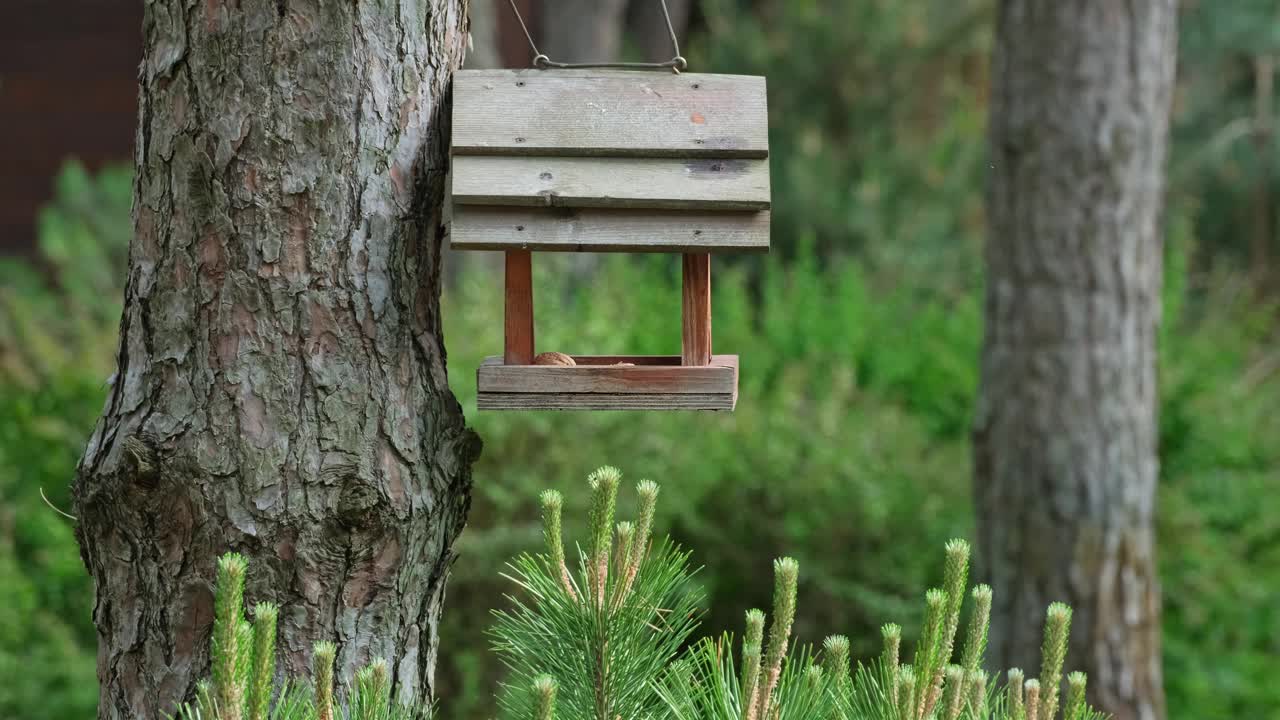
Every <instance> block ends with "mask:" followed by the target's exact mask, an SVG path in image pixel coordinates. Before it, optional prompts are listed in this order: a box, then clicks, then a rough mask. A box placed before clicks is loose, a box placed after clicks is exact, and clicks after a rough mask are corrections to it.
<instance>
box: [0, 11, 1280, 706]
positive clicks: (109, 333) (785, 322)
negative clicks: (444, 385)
mask: <svg viewBox="0 0 1280 720" xmlns="http://www.w3.org/2000/svg"><path fill="white" fill-rule="evenodd" d="M748 4H749V5H750V6H751V7H750V9H749V11H748V9H747V5H748ZM1268 7H1269V4H1268V3H1262V2H1255V1H1253V0H1250V1H1249V2H1239V3H1206V2H1200V3H1191V4H1189V5H1188V7H1187V9H1186V10H1185V11H1184V14H1183V22H1184V28H1183V33H1182V34H1183V37H1182V40H1183V42H1182V49H1181V52H1182V58H1181V62H1180V69H1181V72H1182V78H1183V79H1182V80H1181V81H1180V82H1181V91H1180V93H1179V98H1178V102H1177V107H1176V109H1175V137H1174V140H1175V143H1174V149H1173V164H1172V167H1171V179H1172V184H1171V190H1170V201H1169V213H1168V218H1167V227H1168V238H1169V243H1168V252H1167V272H1166V292H1165V316H1164V326H1163V329H1162V336H1161V355H1160V363H1161V410H1160V423H1161V462H1162V471H1161V482H1160V488H1159V493H1160V497H1159V523H1160V527H1159V535H1160V561H1161V571H1162V580H1163V584H1164V591H1165V600H1164V611H1165V615H1164V623H1165V626H1164V630H1165V676H1166V681H1167V689H1168V693H1169V707H1170V710H1171V714H1172V716H1173V717H1175V718H1201V717H1231V716H1235V717H1256V718H1267V717H1278V716H1277V715H1276V708H1277V707H1280V686H1278V685H1277V684H1276V683H1274V682H1273V681H1272V678H1273V677H1274V676H1275V672H1276V671H1277V669H1280V662H1278V661H1277V660H1276V658H1277V657H1280V606H1277V604H1276V603H1275V589H1276V588H1278V587H1280V515H1277V514H1276V513H1275V512H1274V511H1273V510H1269V508H1273V507H1274V504H1275V501H1274V498H1275V497H1277V496H1278V495H1280V443H1278V442H1276V440H1275V438H1277V437H1280V413H1276V412H1275V408H1276V407H1280V344H1277V342H1276V318H1277V313H1276V310H1277V308H1276V307H1275V304H1274V302H1271V301H1269V300H1266V299H1259V298H1260V296H1259V294H1258V293H1257V292H1255V290H1254V288H1253V286H1252V285H1251V284H1250V283H1249V282H1248V281H1247V280H1246V276H1247V273H1246V269H1245V268H1244V267H1243V265H1244V264H1245V258H1246V256H1247V248H1246V247H1245V244H1243V243H1242V242H1241V241H1240V240H1239V238H1240V237H1241V236H1242V234H1244V233H1246V232H1248V231H1249V228H1250V227H1251V226H1250V225H1249V224H1248V221H1247V218H1248V217H1249V213H1250V208H1251V207H1252V205H1251V203H1253V202H1254V201H1255V188H1256V187H1257V186H1258V185H1259V183H1260V182H1261V181H1262V180H1264V179H1270V178H1269V174H1270V173H1272V172H1273V168H1275V167H1276V166H1277V163H1273V162H1262V160H1268V159H1270V156H1271V155H1274V148H1270V149H1268V150H1267V152H1265V153H1259V152H1258V151H1257V149H1256V147H1255V146H1254V145H1253V144H1252V143H1250V142H1249V141H1248V140H1247V139H1242V138H1241V137H1238V133H1235V132H1234V131H1228V129H1229V128H1230V127H1232V123H1233V122H1235V121H1236V120H1237V119H1238V118H1239V117H1242V116H1247V115H1248V114H1249V113H1250V112H1252V111H1253V109H1252V108H1253V105H1252V96H1251V93H1252V86H1251V84H1250V82H1249V77H1250V75H1249V72H1248V68H1249V67H1250V64H1249V63H1250V59H1251V58H1252V57H1253V56H1254V55H1255V54H1257V53H1259V52H1264V51H1270V50H1272V49H1274V48H1275V46H1276V44H1277V40H1278V39H1277V38H1273V37H1272V36H1271V35H1272V34H1273V33H1272V32H1271V31H1270V30H1268V28H1270V27H1272V25H1273V23H1269V22H1264V21H1263V19H1264V18H1265V17H1267V16H1268V14H1269V13H1270V12H1271V11H1269V10H1268V9H1267V8H1268ZM702 12H703V13H704V15H705V20H706V27H707V31H706V32H705V33H704V34H703V35H702V36H701V37H698V38H695V40H694V41H693V42H692V43H690V45H691V46H692V50H691V52H690V55H691V61H692V62H693V65H694V67H695V68H698V69H706V70H725V71H733V72H742V73H764V74H767V75H768V76H769V88H770V93H771V98H770V107H771V112H772V113H773V117H772V118H771V124H772V128H773V134H772V147H773V155H772V157H773V177H774V183H773V185H774V202H775V207H776V211H775V215H774V243H775V252H774V253H772V254H771V255H770V256H769V257H768V258H765V259H758V258H753V259H746V260H736V261H724V262H722V261H720V260H717V274H716V288H715V290H716V294H715V300H714V307H715V329H716V342H717V347H718V348H719V349H720V350H723V351H725V352H734V353H738V354H740V355H741V356H742V381H741V382H742V385H741V400H740V403H739V409H738V410H737V412H735V413H733V414H729V415H706V414H698V415H692V414H627V413H585V414H572V413H571V414H553V413H512V414H504V413H490V414H478V413H476V412H475V387H474V368H475V366H476V364H477V363H478V361H479V360H480V358H481V357H482V356H484V355H486V354H492V353H495V352H497V351H498V350H499V349H500V347H501V326H502V322H501V314H502V309H501V292H500V273H497V272H492V269H493V268H494V267H496V266H491V265H486V263H485V262H484V261H478V262H468V263H466V264H465V265H463V264H457V265H455V271H454V272H452V273H451V278H450V286H449V289H448V291H447V293H446V297H445V299H444V303H445V310H444V312H445V322H446V341H447V344H448V347H449V353H450V355H449V365H450V367H449V369H450V377H451V378H452V382H453V385H454V388H455V391H456V392H457V393H458V395H459V398H460V399H461V401H462V403H463V406H464V408H465V409H466V411H467V413H468V416H469V418H470V419H471V421H472V422H473V423H474V424H475V426H476V428H477V429H478V431H479V432H480V433H481V435H482V436H483V438H484V440H485V451H484V454H483V456H482V458H481V460H480V463H479V465H478V466H477V468H476V474H475V479H476V484H475V492H476V496H475V503H474V506H473V511H472V516H471V523H470V527H469V529H468V530H467V532H466V533H464V535H463V538H462V541H461V547H460V551H461V553H462V559H461V561H460V562H458V563H457V565H456V566H455V572H454V581H453V584H452V585H451V587H450V595H449V609H448V615H447V619H446V622H445V628H444V638H443V641H442V642H443V646H444V648H445V655H444V658H445V661H444V664H443V665H442V667H441V671H440V672H441V678H440V680H441V689H442V698H441V700H442V703H443V710H444V713H445V716H447V717H457V718H477V719H478V718H484V717H488V716H489V713H490V712H491V711H492V705H491V701H492V698H491V690H492V688H493V687H494V681H495V679H496V678H497V676H498V675H499V672H500V670H499V667H498V665H497V663H496V661H495V660H494V658H493V656H492V654H491V653H489V652H488V651H487V648H486V640H485V638H484V636H483V630H484V629H485V628H486V627H487V626H488V625H489V623H490V618H489V615H488V612H489V609H490V607H491V606H492V604H493V602H494V600H493V599H494V598H496V597H499V595H500V592H501V591H503V590H505V589H506V587H505V584H504V583H503V581H502V580H501V579H500V578H499V577H498V572H499V570H500V568H501V565H502V563H503V562H504V561H505V560H506V559H507V558H509V557H510V556H512V555H515V554H516V553H517V552H519V551H523V550H528V549H530V548H533V547H536V546H537V545H538V544H539V529H538V525H537V516H538V513H537V509H536V506H535V503H536V496H537V491H538V490H541V489H542V488H544V487H548V486H550V487H555V488H557V489H560V490H562V491H564V493H565V496H566V498H567V499H568V501H569V502H570V503H571V504H572V503H573V502H575V501H577V502H581V501H582V498H584V496H585V493H584V492H581V489H582V484H583V482H584V478H585V477H586V474H587V473H588V472H589V471H590V470H592V469H594V468H596V467H598V466H600V465H602V464H605V463H611V464H615V465H618V466H619V467H621V468H623V469H624V470H625V471H628V472H629V473H632V476H631V477H630V480H635V479H638V478H637V477H636V476H635V475H636V474H645V475H647V476H650V477H652V478H654V479H656V480H659V481H660V482H662V484H663V495H664V501H663V503H662V508H663V512H662V513H660V517H659V521H660V523H661V524H662V527H660V528H659V531H668V532H670V533H672V534H673V535H674V536H675V537H676V539H677V540H678V541H679V542H680V543H681V544H683V545H684V546H686V547H689V548H691V549H692V550H693V551H694V561H695V562H697V563H701V564H703V565H705V570H703V572H701V573H700V574H699V576H698V577H699V578H700V581H701V582H702V583H704V586H705V590H706V593H707V598H708V600H707V605H708V616H707V622H706V624H705V625H704V627H703V630H704V631H706V632H708V633H714V632H718V631H720V630H724V629H731V628H735V627H737V625H738V624H740V620H741V616H740V613H741V610H742V608H744V607H748V606H761V607H763V606H767V604H768V594H769V590H770V584H771V583H770V575H769V573H770V564H769V563H770V561H771V560H772V558H774V557H776V556H779V555H783V554H790V555H793V556H795V557H797V558H798V559H799V560H800V562H801V564H802V567H804V568H805V572H804V574H803V576H802V585H801V588H800V593H801V604H802V607H803V608H805V612H804V613H802V616H801V617H800V618H798V620H797V627H796V632H797V636H798V637H799V638H801V639H802V640H805V641H817V640H819V639H820V638H821V637H822V636H823V635H825V634H827V633H829V632H843V633H847V634H848V635H849V636H850V638H851V640H852V643H853V650H854V654H855V655H856V656H862V657H865V656H868V655H871V654H873V653H874V652H876V650H877V647H878V642H879V635H878V631H877V628H878V626H879V624H880V623H882V622H884V621H885V620H887V619H894V620H896V621H899V622H902V623H903V625H904V626H905V627H906V628H908V629H911V628H916V627H918V625H919V622H918V619H919V618H918V613H919V608H918V605H919V603H918V597H919V593H920V591H921V589H922V588H924V587H926V585H927V582H928V580H929V579H931V578H936V577H937V576H939V574H940V567H939V563H938V559H937V553H936V548H937V547H939V546H940V545H941V544H942V543H943V542H944V541H945V540H946V539H947V538H950V537H955V536H971V534H972V533H971V526H972V523H973V515H972V508H971V504H970V496H969V457H968V452H969V450H968V427H969V421H970V415H971V412H972V404H973V397H974V393H975V389H976V381H977V360H978V353H979V348H980V343H981V327H982V326H981V323H982V313H981V309H982V308H981V302H982V287H981V254H980V249H981V246H982V242H983V233H984V227H983V218H982V194H981V188H982V183H983V173H984V170H985V168H986V160H985V150H984V137H983V133H984V125H985V99H986V98H985V93H986V90H985V87H986V77H985V75H986V67H987V62H988V54H989V50H990V35H991V26H992V21H993V12H992V6H991V3H990V2H988V1H986V0H911V1H909V2H908V1H896V2H885V1H881V0H856V1H850V0H786V1H785V2H784V1H783V0H756V1H755V2H752V3H746V2H735V0H706V2H704V3H703V4H702ZM1273 204H1274V203H1273ZM128 206H129V178H128V173H127V172H126V171H110V172H107V173H103V174H101V175H99V176H98V177H96V178H91V177H89V176H88V175H87V174H85V173H84V172H83V171H82V170H80V169H78V168H77V167H76V166H74V165H72V166H70V167H69V168H68V170H67V171H66V172H65V173H64V174H63V176H62V177H61V179H60V180H59V187H58V199H57V200H56V201H55V203H54V204H53V205H52V206H51V207H50V208H48V209H47V210H45V211H43V213H42V216H41V221H40V243H41V246H40V250H41V258H40V259H39V260H38V261H36V262H35V263H28V262H20V261H17V260H4V259H0V418H2V419H3V422H0V717H6V718H9V717H12V718H21V719H26V718H51V719H52V720H62V719H64V718H65V719H67V720H70V719H71V718H84V717H89V716H90V715H91V713H92V708H93V704H94V701H95V699H96V691H95V687H94V683H95V681H94V671H93V658H94V636H93V629H92V623H91V621H90V613H91V608H92V586H91V583H90V582H89V580H88V578H86V577H85V575H84V571H83V569H82V567H81V565H80V561H79V558H78V554H77V551H76V548H75V543H74V538H73V534H72V532H73V531H72V526H71V524H69V522H68V521H66V520H65V519H63V518H61V517H60V516H58V515H56V514H55V513H53V512H52V511H51V510H49V508H48V507H47V506H46V505H45V503H44V502H43V501H42V500H41V498H40V488H44V491H45V493H46V494H47V495H48V496H49V500H50V501H51V502H52V503H53V504H54V505H57V506H59V507H64V508H65V507H68V506H69V504H70V503H69V498H68V493H67V486H68V483H69V481H70V478H71V476H72V474H73V472H74V467H75V462H76V460H77V458H78V455H79V453H80V451H81V449H82V445H83V442H84V440H85V438H86V437H87V435H88V432H89V430H90V429H91V427H92V424H93V422H94V419H95V417H96V415H97V413H98V411H99V410H100V408H101V404H102V400H103V398H104V397H105V392H106V388H107V381H108V378H109V376H110V374H111V372H112V365H113V362H114V352H115V339H114V335H115V330H116V324H117V321H118V316H119V298H120V297H121V287H122V284H123V278H124V272H123V269H122V268H123V260H124V254H125V246H126V243H127V238H128V236H129V233H130V228H129V220H128ZM456 260H457V258H452V259H451V261H455V262H456ZM457 267H461V268H462V269H460V270H459V269H457ZM582 267H583V266H582V264H581V263H578V262H575V261H574V259H572V258H566V257H544V256H540V257H539V260H538V262H537V264H536V273H537V277H536V286H537V298H536V303H537V307H538V315H539V319H540V322H539V325H538V337H539V346H540V349H542V350H551V349H554V350H561V351H566V352H583V351H592V352H636V353H669V352H675V351H677V350H678V347H679V342H680V329H679V302H680V301H679V285H678V263H677V262H676V261H675V260H674V259H673V258H670V257H665V256H648V257H640V258H622V257H608V258H603V259H602V260H601V261H600V262H599V264H598V265H596V266H595V269H594V270H593V271H591V272H590V273H584V271H583V270H582ZM1262 297H1263V298H1265V297H1266V296H1265V295H1264V296H1262ZM581 510H582V508H573V507H570V508H567V509H566V513H565V515H566V518H574V517H581V516H582V515H583V513H582V512H581ZM625 510H626V512H631V511H632V509H629V508H626V509H625ZM566 531H567V532H568V538H569V540H570V542H572V540H573V539H574V537H575V535H574V533H578V534H577V535H576V537H579V538H580V537H582V535H581V528H575V527H572V526H569V527H567V528H566ZM979 570H980V569H979ZM16 678H21V681H16V680H15V679H16Z"/></svg>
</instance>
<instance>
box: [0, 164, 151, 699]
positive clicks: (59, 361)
mask: <svg viewBox="0 0 1280 720" xmlns="http://www.w3.org/2000/svg"><path fill="white" fill-rule="evenodd" d="M129 182H130V174H129V173H128V172H127V171H125V170H119V169H111V170H107V171H104V172H103V173H101V174H99V175H98V176H97V177H90V176H89V175H88V174H87V173H86V172H85V171H84V169H83V168H81V167H80V166H79V165H77V164H71V165H68V166H67V167H66V168H64V169H63V171H62V173H61V174H60V175H59V177H58V182H57V186H56V191H57V195H56V197H55V199H54V202H53V203H52V204H51V205H50V206H49V207H47V208H45V209H44V210H42V211H41V213H40V218H39V243H38V249H39V252H40V255H39V264H38V265H35V266H33V265H32V264H31V263H28V262H26V261H20V260H14V259H7V258H0V418H3V421H2V422H0V677H3V678H16V677H21V678H23V681H22V682H0V717H12V718H27V717H37V714H36V713H35V708H39V713H38V716H39V717H47V718H53V719H54V720H59V719H61V718H85V717H91V716H92V715H93V714H94V709H95V708H96V706H97V699H98V691H97V680H96V675H95V671H94V657H95V654H96V649H95V648H96V640H97V638H96V635H95V633H94V630H93V622H92V617H91V615H92V610H93V583H92V582H91V581H90V580H89V577H88V576H87V574H86V573H85V571H84V566H83V565H82V564H81V562H80V553H79V550H78V548H77V547H76V542H75V537H74V534H73V524H72V523H71V522H70V521H69V520H68V519H67V518H64V517H62V516H60V515H58V514H57V513H55V512H54V511H53V510H52V509H50V507H49V505H47V504H46V503H45V501H44V500H43V499H42V498H41V493H42V492H43V493H44V494H45V495H46V496H47V497H48V500H49V502H50V503H51V504H52V505H54V506H56V507H59V508H67V507H69V506H70V504H71V498H70V493H69V488H70V484H71V479H72V477H73V475H74V473H75V466H76V461H77V460H78V459H79V456H80V452H81V451H82V450H83V447H84V442H85V438H87V437H88V434H89V430H90V429H91V428H92V427H93V422H94V420H95V418H96V417H97V414H98V412H99V411H100V410H101V409H102V403H103V400H104V398H105V397H106V389H107V385H106V383H107V379H108V376H109V375H110V373H111V368H112V365H113V363H114V357H115V355H114V351H115V334H116V324H117V323H118V322H119V318H120V298H121V295H122V293H121V286H122V282H123V278H124V257H125V250H126V247H127V244H128V236H129V201H130V189H129V188H130V185H129Z"/></svg>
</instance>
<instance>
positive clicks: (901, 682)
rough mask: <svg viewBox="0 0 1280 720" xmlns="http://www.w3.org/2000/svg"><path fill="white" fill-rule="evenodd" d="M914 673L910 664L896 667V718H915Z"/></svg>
mask: <svg viewBox="0 0 1280 720" xmlns="http://www.w3.org/2000/svg"><path fill="white" fill-rule="evenodd" d="M915 696H916V673H915V670H914V669H913V668H912V667H911V666H910V665H903V666H902V667H900V668H899V669H898V720H915V700H914V698H915Z"/></svg>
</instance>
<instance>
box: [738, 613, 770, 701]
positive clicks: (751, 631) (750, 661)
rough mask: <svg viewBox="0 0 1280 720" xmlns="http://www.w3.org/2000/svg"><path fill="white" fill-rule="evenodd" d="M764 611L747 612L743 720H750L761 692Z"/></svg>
mask: <svg viewBox="0 0 1280 720" xmlns="http://www.w3.org/2000/svg"><path fill="white" fill-rule="evenodd" d="M764 621H765V617H764V611H763V610H758V609H754V608H753V609H751V610H748V611H747V631H746V633H745V634H744V635H743V637H742V680H741V681H740V682H739V688H740V689H741V697H742V701H743V702H742V719H743V720H750V718H752V717H754V715H755V707H756V703H757V702H758V696H759V692H760V688H759V684H760V663H761V660H762V658H761V654H762V653H763V650H764Z"/></svg>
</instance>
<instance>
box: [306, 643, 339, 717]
mask: <svg viewBox="0 0 1280 720" xmlns="http://www.w3.org/2000/svg"><path fill="white" fill-rule="evenodd" d="M337 651H338V649H337V647H336V646H334V644H333V643H331V642H328V641H321V642H318V643H316V644H315V648H314V650H313V653H312V656H311V663H312V673H313V674H314V675H315V683H316V720H334V718H333V660H334V656H335V655H336V654H337Z"/></svg>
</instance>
